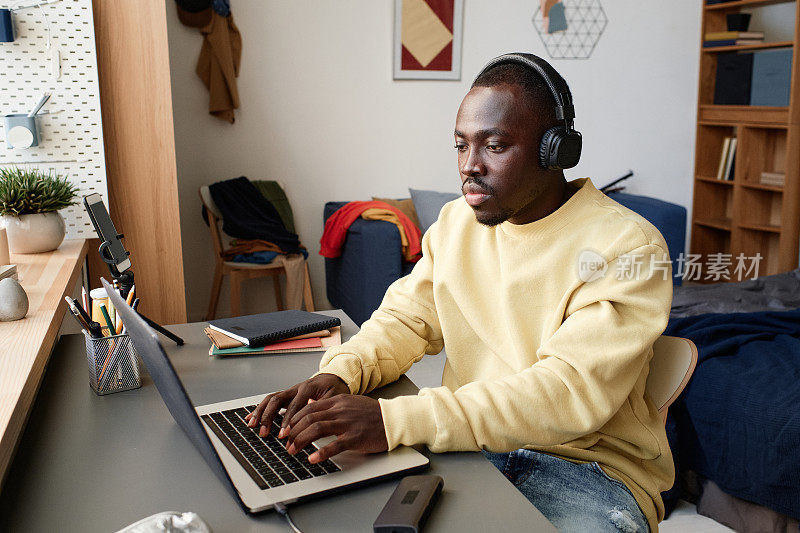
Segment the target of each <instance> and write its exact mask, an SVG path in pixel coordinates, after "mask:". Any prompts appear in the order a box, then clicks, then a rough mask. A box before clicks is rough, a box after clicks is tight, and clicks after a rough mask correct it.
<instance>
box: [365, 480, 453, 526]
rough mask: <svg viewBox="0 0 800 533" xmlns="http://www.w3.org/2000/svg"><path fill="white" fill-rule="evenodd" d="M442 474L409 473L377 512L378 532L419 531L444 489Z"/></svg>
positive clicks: (375, 524)
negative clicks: (420, 474)
mask: <svg viewBox="0 0 800 533" xmlns="http://www.w3.org/2000/svg"><path fill="white" fill-rule="evenodd" d="M442 487H444V480H443V479H442V478H441V476H433V475H425V476H407V477H405V478H403V480H402V481H400V484H399V485H398V486H397V488H396V489H395V491H394V493H393V494H392V497H391V498H389V501H388V502H386V506H385V507H384V508H383V511H381V514H379V515H378V518H377V519H376V520H375V523H374V524H373V525H372V528H373V530H374V532H375V533H419V532H420V531H422V526H423V525H424V524H425V520H427V519H428V516H429V515H430V514H431V509H433V506H434V504H435V503H436V500H438V499H439V495H440V494H441V493H442Z"/></svg>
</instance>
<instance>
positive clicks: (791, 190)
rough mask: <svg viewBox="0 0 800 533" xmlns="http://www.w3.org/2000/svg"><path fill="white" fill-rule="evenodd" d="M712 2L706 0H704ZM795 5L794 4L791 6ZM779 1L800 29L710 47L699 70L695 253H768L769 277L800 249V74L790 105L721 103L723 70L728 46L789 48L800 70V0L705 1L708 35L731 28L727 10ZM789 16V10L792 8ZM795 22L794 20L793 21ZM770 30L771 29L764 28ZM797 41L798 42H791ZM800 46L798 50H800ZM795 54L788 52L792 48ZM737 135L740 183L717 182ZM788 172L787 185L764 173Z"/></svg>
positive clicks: (793, 263) (788, 265)
mask: <svg viewBox="0 0 800 533" xmlns="http://www.w3.org/2000/svg"><path fill="white" fill-rule="evenodd" d="M701 1H703V2H704V1H705V0H701ZM793 3H794V4H795V5H794V6H792V5H791V4H793ZM772 4H789V5H788V6H786V7H792V8H793V9H792V11H793V16H792V18H793V19H794V20H793V22H794V28H795V35H792V36H789V35H787V36H786V37H780V39H781V40H780V41H776V39H775V37H774V36H773V42H760V43H758V44H752V45H739V46H720V47H713V48H703V47H702V43H701V45H700V50H699V55H700V66H699V72H698V98H697V102H698V106H697V130H696V132H697V135H696V140H695V152H694V155H695V162H694V180H693V182H692V184H693V185H694V198H693V200H692V224H691V243H690V246H689V250H690V252H691V253H693V254H700V255H701V256H707V255H708V254H715V253H729V254H732V255H733V256H734V257H736V255H737V254H741V253H743V254H745V255H746V256H753V255H755V254H756V253H758V254H760V255H761V256H762V257H763V258H764V262H763V263H762V266H763V270H762V271H761V272H760V274H761V275H769V274H777V273H779V272H786V271H789V270H792V269H794V268H797V265H798V253H799V252H800V246H798V243H799V242H800V78H798V76H796V75H793V76H792V81H791V86H790V87H789V93H790V98H789V101H790V105H787V106H780V107H777V106H750V105H715V104H713V103H712V102H713V101H714V93H715V85H716V70H717V66H718V64H719V62H720V59H721V58H722V57H724V56H720V55H719V53H722V52H731V53H733V52H741V51H745V50H751V51H757V50H773V49H783V50H789V51H791V52H792V65H791V66H792V70H793V72H794V74H797V72H798V71H800V56H798V53H800V35H799V34H798V33H800V31H798V29H800V8H798V7H797V6H796V4H797V0H737V1H733V2H726V3H722V4H714V5H703V9H702V17H703V20H702V24H701V31H700V33H701V35H703V36H705V35H706V34H707V33H708V32H720V31H724V30H725V28H726V15H728V14H730V13H737V12H741V11H746V10H747V9H748V8H759V7H761V6H768V5H772ZM787 16H788V14H787ZM787 22H788V21H787ZM759 29H764V30H767V33H769V31H768V30H769V29H770V28H759ZM786 39H791V40H786ZM795 50H797V51H795ZM787 55H788V54H787ZM728 137H736V160H735V168H734V175H735V176H736V178H735V179H734V180H733V181H726V180H717V179H715V178H716V176H717V171H718V169H719V165H720V159H721V158H722V153H723V148H724V147H725V139H726V138H728ZM764 172H768V173H781V174H783V175H784V176H785V183H784V184H783V186H777V187H776V186H775V185H764V184H761V183H760V177H761V175H762V173H764Z"/></svg>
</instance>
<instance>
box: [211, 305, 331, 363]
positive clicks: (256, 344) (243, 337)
mask: <svg viewBox="0 0 800 533" xmlns="http://www.w3.org/2000/svg"><path fill="white" fill-rule="evenodd" d="M340 324H341V321H340V320H339V319H338V318H336V317H330V316H326V315H320V314H317V313H307V312H305V311H278V312H276V313H262V314H259V315H250V316H244V317H235V318H225V319H221V320H212V321H211V322H210V323H209V327H207V328H206V329H205V330H204V331H205V333H206V335H207V336H208V338H209V339H211V342H212V345H211V349H210V350H209V352H208V353H209V355H213V356H219V357H223V356H228V355H256V354H278V353H292V352H315V351H325V350H327V349H328V348H330V347H331V346H338V345H340V344H341V343H342V336H341V331H340V330H341V326H340Z"/></svg>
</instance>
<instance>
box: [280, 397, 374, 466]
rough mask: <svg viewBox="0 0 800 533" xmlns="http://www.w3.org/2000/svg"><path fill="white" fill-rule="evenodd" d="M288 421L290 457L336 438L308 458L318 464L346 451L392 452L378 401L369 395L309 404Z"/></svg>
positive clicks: (326, 399)
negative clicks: (334, 437)
mask: <svg viewBox="0 0 800 533" xmlns="http://www.w3.org/2000/svg"><path fill="white" fill-rule="evenodd" d="M286 420H288V421H289V422H288V425H289V440H288V442H287V446H286V449H287V451H288V452H289V453H290V454H295V453H296V452H298V451H300V450H302V449H303V448H304V447H306V446H307V445H309V444H311V442H313V441H315V440H317V439H321V438H324V437H330V436H332V435H335V436H336V440H334V441H333V442H331V443H330V444H328V445H326V446H324V447H322V448H320V449H319V450H317V451H316V452H314V453H312V454H311V455H309V456H308V461H309V462H311V463H319V462H320V461H324V460H326V459H328V458H329V457H333V456H334V455H336V454H338V453H341V452H343V451H345V450H356V451H359V452H364V453H377V452H385V451H386V450H388V449H389V443H388V442H387V441H386V432H385V431H384V429H383V415H382V414H381V406H380V404H379V403H378V400H373V399H372V398H369V397H367V396H353V395H350V394H342V395H339V396H334V397H332V398H325V399H322V400H318V401H315V402H312V403H308V404H307V405H306V406H305V407H303V408H302V409H300V411H298V412H297V413H296V414H295V415H294V416H292V417H291V418H289V417H287V416H284V423H285V422H286Z"/></svg>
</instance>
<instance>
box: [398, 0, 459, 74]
mask: <svg viewBox="0 0 800 533" xmlns="http://www.w3.org/2000/svg"><path fill="white" fill-rule="evenodd" d="M394 7H395V11H394V79H396V80H459V79H461V37H462V30H463V24H464V0H395V5H394Z"/></svg>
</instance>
